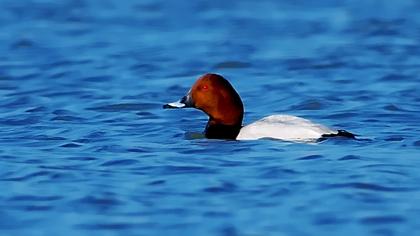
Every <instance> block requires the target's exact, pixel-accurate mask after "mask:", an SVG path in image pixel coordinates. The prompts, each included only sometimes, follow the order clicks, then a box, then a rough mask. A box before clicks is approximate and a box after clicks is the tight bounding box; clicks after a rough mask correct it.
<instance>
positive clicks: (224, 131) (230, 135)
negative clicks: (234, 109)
mask: <svg viewBox="0 0 420 236" xmlns="http://www.w3.org/2000/svg"><path fill="white" fill-rule="evenodd" d="M241 128H242V126H241V125H222V124H211V123H210V122H209V123H207V126H206V130H205V131H204V134H205V136H206V138H210V139H236V137H237V136H238V134H239V131H240V130H241Z"/></svg>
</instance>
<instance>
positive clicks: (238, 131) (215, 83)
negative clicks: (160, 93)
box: [163, 73, 355, 142]
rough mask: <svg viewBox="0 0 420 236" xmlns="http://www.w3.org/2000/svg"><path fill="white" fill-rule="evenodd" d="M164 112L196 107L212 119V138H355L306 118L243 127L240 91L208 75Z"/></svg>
mask: <svg viewBox="0 0 420 236" xmlns="http://www.w3.org/2000/svg"><path fill="white" fill-rule="evenodd" d="M163 108H164V109H180V108H195V109H198V110H201V111H203V112H204V113H205V114H207V115H208V117H209V119H208V122H207V125H206V127H205V129H204V136H205V137H206V138H208V139H225V140H257V139H276V140H282V141H292V142H313V141H320V140H325V139H327V138H331V137H342V138H350V139H355V135H354V134H352V133H350V132H348V131H345V130H335V129H331V128H329V127H327V126H324V125H321V124H317V123H315V122H312V121H310V120H307V119H305V118H302V117H297V116H293V115H285V114H277V115H270V116H267V117H264V118H262V119H260V120H257V121H255V122H253V123H251V124H248V125H245V126H243V125H242V121H243V117H244V105H243V103H242V100H241V97H240V96H239V94H238V92H237V91H236V90H235V89H234V88H233V86H232V85H231V84H230V83H229V81H228V80H227V79H225V78H224V77H223V76H221V75H219V74H213V73H208V74H205V75H203V76H201V77H199V78H198V79H197V81H196V82H195V83H194V84H193V85H192V87H191V89H190V90H189V91H188V92H187V94H186V95H185V96H183V97H182V98H181V99H180V100H178V101H176V102H171V103H167V104H164V105H163Z"/></svg>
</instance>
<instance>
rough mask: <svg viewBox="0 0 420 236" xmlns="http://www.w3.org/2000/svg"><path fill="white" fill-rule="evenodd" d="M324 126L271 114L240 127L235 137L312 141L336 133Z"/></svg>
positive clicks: (298, 118) (243, 138)
mask: <svg viewBox="0 0 420 236" xmlns="http://www.w3.org/2000/svg"><path fill="white" fill-rule="evenodd" d="M337 133H338V131H337V130H332V129H330V128H328V127H326V126H323V125H320V124H316V123H313V122H312V121H310V120H307V119H304V118H301V117H297V116H291V115H271V116H267V117H264V118H262V119H260V120H258V121H255V122H253V123H251V124H249V125H246V126H244V127H242V128H241V130H240V132H239V134H238V136H237V137H236V139H238V140H254V139H261V138H272V139H281V140H287V141H313V140H318V139H320V138H322V137H323V135H328V134H329V135H332V134H337Z"/></svg>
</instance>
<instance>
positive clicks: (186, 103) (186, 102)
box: [163, 92, 194, 109]
mask: <svg viewBox="0 0 420 236" xmlns="http://www.w3.org/2000/svg"><path fill="white" fill-rule="evenodd" d="M184 107H194V101H193V100H192V98H191V95H190V92H188V94H187V95H185V96H184V97H182V98H181V100H179V101H177V102H171V103H168V104H165V105H163V108H164V109H172V108H184Z"/></svg>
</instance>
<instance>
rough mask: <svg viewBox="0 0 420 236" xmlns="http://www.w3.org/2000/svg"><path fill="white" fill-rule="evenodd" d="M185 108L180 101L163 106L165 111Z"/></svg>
mask: <svg viewBox="0 0 420 236" xmlns="http://www.w3.org/2000/svg"><path fill="white" fill-rule="evenodd" d="M184 107H186V105H185V103H181V102H180V101H176V102H171V103H168V104H165V105H163V108H164V109H176V108H184Z"/></svg>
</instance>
